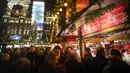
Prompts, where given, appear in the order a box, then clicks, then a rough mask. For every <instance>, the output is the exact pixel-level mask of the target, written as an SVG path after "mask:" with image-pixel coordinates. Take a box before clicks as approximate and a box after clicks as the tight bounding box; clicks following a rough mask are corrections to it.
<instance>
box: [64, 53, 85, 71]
mask: <svg viewBox="0 0 130 73" xmlns="http://www.w3.org/2000/svg"><path fill="white" fill-rule="evenodd" d="M72 53H73V54H71V55H70V57H71V58H70V59H68V61H67V62H66V63H65V66H66V69H67V73H85V66H84V65H83V64H82V63H80V62H78V60H77V58H76V57H77V54H76V53H74V52H72Z"/></svg>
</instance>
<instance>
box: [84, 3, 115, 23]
mask: <svg viewBox="0 0 130 73" xmlns="http://www.w3.org/2000/svg"><path fill="white" fill-rule="evenodd" d="M114 5H115V4H111V5H108V6H107V7H105V8H102V9H97V10H95V11H93V12H89V13H87V14H86V17H85V23H88V22H89V21H91V20H93V19H94V18H96V17H99V16H100V15H101V14H102V13H103V12H105V11H107V10H111V9H113V7H114Z"/></svg>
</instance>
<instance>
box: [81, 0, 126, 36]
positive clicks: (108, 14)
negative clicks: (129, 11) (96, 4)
mask: <svg viewBox="0 0 130 73" xmlns="http://www.w3.org/2000/svg"><path fill="white" fill-rule="evenodd" d="M125 9H126V4H125V3H123V2H121V3H119V4H117V5H115V7H114V8H113V9H112V10H107V11H105V12H103V13H102V15H101V16H99V17H97V18H95V19H94V20H92V21H90V22H88V23H87V24H84V25H83V26H82V31H83V35H86V34H89V33H93V32H96V31H100V30H103V29H107V28H110V27H113V26H116V25H120V24H122V23H124V22H125V21H126V19H127V15H126V12H125Z"/></svg>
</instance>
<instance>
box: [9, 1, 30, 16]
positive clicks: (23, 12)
mask: <svg viewBox="0 0 130 73" xmlns="http://www.w3.org/2000/svg"><path fill="white" fill-rule="evenodd" d="M7 1H8V4H7V5H8V11H9V12H11V13H12V14H14V15H16V16H19V15H23V16H26V15H27V13H28V12H27V10H28V8H29V4H30V3H31V1H30V0H7ZM14 5H20V6H22V7H23V8H22V9H21V10H16V9H13V7H14Z"/></svg>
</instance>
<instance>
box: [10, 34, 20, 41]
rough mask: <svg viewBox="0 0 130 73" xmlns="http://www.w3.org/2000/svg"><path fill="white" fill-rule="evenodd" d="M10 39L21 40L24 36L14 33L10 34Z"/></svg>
mask: <svg viewBox="0 0 130 73" xmlns="http://www.w3.org/2000/svg"><path fill="white" fill-rule="evenodd" d="M10 39H11V40H16V41H18V40H21V39H22V37H21V36H20V35H12V36H10Z"/></svg>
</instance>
